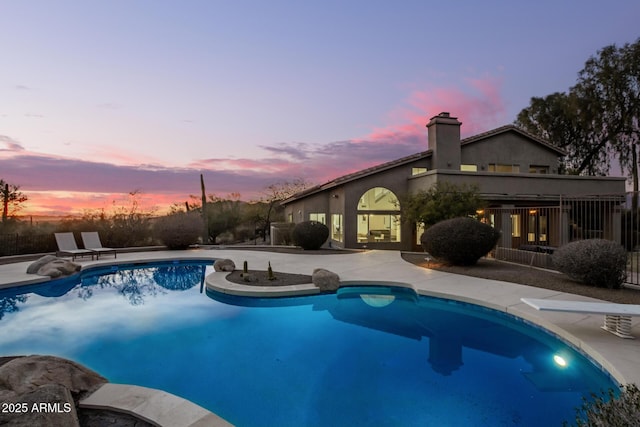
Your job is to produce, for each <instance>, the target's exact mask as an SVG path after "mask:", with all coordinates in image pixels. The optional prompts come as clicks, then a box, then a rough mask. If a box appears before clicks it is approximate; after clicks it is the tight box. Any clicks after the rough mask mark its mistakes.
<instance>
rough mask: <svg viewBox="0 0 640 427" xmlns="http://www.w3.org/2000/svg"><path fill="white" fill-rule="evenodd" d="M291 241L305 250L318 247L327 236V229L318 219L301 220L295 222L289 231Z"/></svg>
mask: <svg viewBox="0 0 640 427" xmlns="http://www.w3.org/2000/svg"><path fill="white" fill-rule="evenodd" d="M291 237H292V238H293V243H295V244H296V245H298V246H300V247H302V249H305V250H313V249H320V247H321V246H322V245H323V244H324V242H326V241H327V239H328V238H329V229H328V228H327V226H326V225H324V224H323V223H321V222H318V221H303V222H301V223H298V224H296V226H295V227H294V229H293V232H292V233H291Z"/></svg>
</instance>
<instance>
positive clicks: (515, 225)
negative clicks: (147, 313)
mask: <svg viewBox="0 0 640 427" xmlns="http://www.w3.org/2000/svg"><path fill="white" fill-rule="evenodd" d="M511 237H520V214H513V215H511Z"/></svg>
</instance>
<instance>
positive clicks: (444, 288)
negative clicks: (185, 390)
mask: <svg viewBox="0 0 640 427" xmlns="http://www.w3.org/2000/svg"><path fill="white" fill-rule="evenodd" d="M218 258H229V259H232V260H233V261H234V263H235V264H236V266H242V263H243V261H247V262H248V264H249V268H250V269H253V270H262V269H266V268H267V263H268V262H271V266H272V267H273V270H274V271H276V272H278V271H280V272H286V273H297V274H308V275H311V273H312V272H313V270H314V269H315V268H326V269H328V270H330V271H333V272H335V273H337V274H338V275H339V276H340V280H341V281H343V282H344V281H353V282H366V283H373V284H375V283H386V284H388V283H389V282H393V283H398V284H403V285H404V286H410V287H412V288H413V289H415V290H416V291H417V292H418V293H420V294H422V295H429V296H436V297H442V298H450V299H454V300H458V301H463V302H469V303H473V304H478V305H482V306H486V307H489V308H493V309H496V310H500V311H504V312H507V313H510V314H513V315H515V316H518V317H521V318H524V319H526V320H528V321H531V322H533V323H535V324H538V325H540V326H542V327H544V328H546V329H547V330H549V331H551V332H553V333H555V334H557V335H559V336H560V337H562V338H563V339H565V340H566V341H568V342H570V343H572V344H573V345H574V346H576V347H578V348H580V349H582V350H583V351H584V352H585V353H587V354H588V355H589V356H590V357H591V358H592V359H593V360H595V361H596V362H597V363H599V364H600V365H601V366H602V367H603V368H604V369H606V370H607V371H608V372H609V373H610V374H611V375H612V376H613V377H614V378H615V379H616V380H617V381H618V382H620V383H635V384H640V340H631V339H621V338H618V337H616V336H614V335H612V334H610V333H608V332H606V331H603V330H602V329H600V326H601V325H602V323H603V316H601V315H588V314H576V313H559V312H541V311H537V310H535V309H534V308H532V307H530V306H528V305H527V304H525V303H523V302H521V301H520V298H543V299H554V300H572V301H597V300H594V299H592V298H587V297H584V296H580V295H574V294H566V293H561V292H557V291H551V290H547V289H541V288H535V287H530V286H524V285H518V284H514V283H508V282H500V281H496V280H487V279H480V278H475V277H469V276H462V275H457V274H453V273H446V272H442V271H436V270H429V269H425V268H422V267H418V266H415V265H413V264H411V263H408V262H406V261H404V260H403V259H402V258H401V254H400V252H397V251H367V252H358V253H345V254H327V255H316V254H308V255H307V254H303V253H302V254H287V253H276V252H267V251H252V250H240V249H224V248H220V249H218V248H216V249H198V250H187V251H156V252H136V253H119V254H118V258H117V259H114V258H113V257H106V258H104V259H100V260H97V261H96V260H93V261H91V260H85V261H82V260H80V261H78V260H76V262H78V263H79V264H81V265H82V266H83V268H86V267H88V266H94V265H105V264H106V265H108V264H121V263H130V262H135V261H160V260H174V259H203V260H210V259H218ZM30 263H31V262H20V263H13V264H4V265H0V289H2V288H6V287H11V286H15V285H20V284H29V283H35V282H46V281H48V278H45V277H40V276H34V275H29V274H26V273H25V272H26V269H27V266H28V265H29V264H30ZM225 276H226V273H224V274H223V273H214V274H212V275H210V276H208V277H207V287H209V288H211V289H216V290H218V291H221V292H226V293H235V294H244V295H263V296H264V295H265V293H267V294H268V293H278V294H280V295H282V293H283V292H285V293H287V294H297V293H300V292H302V293H309V292H315V290H314V289H313V287H310V286H300V287H288V288H284V287H282V288H256V287H251V286H242V285H236V284H231V283H229V282H227V281H226V280H225V279H224V277H225ZM631 333H632V334H633V335H635V336H640V319H638V318H633V323H632V331H631ZM113 386H114V385H112V386H110V387H111V388H112V390H111V391H110V393H108V392H107V391H108V390H106V391H103V392H104V393H103V394H104V395H101V394H99V393H94V395H92V396H91V397H90V399H91V404H92V405H93V407H104V408H111V409H115V410H119V411H121V412H129V413H134V414H136V415H139V416H141V417H142V418H144V419H148V420H149V421H153V422H155V423H156V425H172V426H179V425H180V426H182V425H184V426H196V425H204V424H199V422H202V418H195V419H194V418H193V417H189V416H184V414H183V412H182V411H177V412H176V414H178V413H180V414H183V415H181V417H182V418H180V419H174V420H172V419H171V414H166V413H163V418H161V419H159V418H158V417H157V416H156V417H155V418H154V417H153V416H151V417H149V414H151V415H153V414H156V413H158V412H159V411H157V410H155V412H154V410H153V409H150V408H153V405H152V402H153V399H158V397H155V398H154V397H149V396H146V394H144V393H143V395H144V396H146V397H144V399H143V403H140V404H138V405H137V406H136V407H137V408H138V411H136V410H133V409H135V408H133V409H131V406H132V404H131V402H132V401H134V400H135V401H136V402H139V401H140V399H141V397H140V393H138V394H136V392H139V388H136V387H132V386H126V385H122V387H125V388H126V387H129V388H130V389H129V390H130V391H131V393H133V394H131V399H128V398H127V396H129V395H128V394H126V393H125V394H123V390H124V389H120V388H119V387H118V385H115V387H113ZM116 389H117V390H116ZM99 391H100V390H99ZM157 393H161V394H162V395H163V397H162V399H167V397H166V395H167V394H168V393H164V392H161V391H157ZM151 394H152V395H153V396H156V395H155V394H153V393H151ZM114 396H117V399H114ZM174 397H175V396H174ZM145 399H146V400H145ZM162 399H160V401H163V402H166V401H165V400H162ZM176 399H179V398H177V397H176ZM114 400H117V402H114ZM147 403H148V404H147ZM174 404H177V403H174ZM101 405H102V406H101ZM118 405H120V406H118ZM163 405H164V404H163ZM193 406H196V405H193ZM196 408H200V407H197V406H196ZM201 409H202V408H200V409H197V411H200V410H201ZM145 410H146V411H147V412H144V411H145ZM140 411H142V413H140ZM197 411H196V412H197ZM199 414H200V415H201V416H202V417H208V416H209V415H210V413H209V412H207V411H206V410H205V412H199ZM211 415H213V414H211ZM167 416H169V419H167V418H166V417H167ZM208 419H209V420H211V419H212V418H208ZM219 422H220V424H217V425H229V424H226V423H225V422H224V421H223V420H219Z"/></svg>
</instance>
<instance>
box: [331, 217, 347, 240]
mask: <svg viewBox="0 0 640 427" xmlns="http://www.w3.org/2000/svg"><path fill="white" fill-rule="evenodd" d="M343 236H344V231H343V229H342V215H341V214H331V239H332V240H335V241H337V242H342V241H343V240H344V237H343Z"/></svg>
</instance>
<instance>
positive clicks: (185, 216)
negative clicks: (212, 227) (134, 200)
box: [154, 212, 203, 249]
mask: <svg viewBox="0 0 640 427" xmlns="http://www.w3.org/2000/svg"><path fill="white" fill-rule="evenodd" d="M202 229H203V222H202V217H201V216H200V214H199V213H196V212H190V213H183V212H181V213H176V214H172V215H167V216H164V217H161V218H158V219H157V220H156V223H155V225H154V232H155V234H156V236H157V237H158V239H160V241H161V242H162V243H163V244H165V245H166V246H167V247H168V248H169V249H186V248H188V247H189V245H192V244H194V243H198V239H199V238H200V236H201V235H202Z"/></svg>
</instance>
